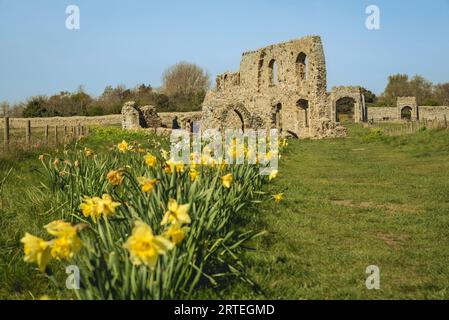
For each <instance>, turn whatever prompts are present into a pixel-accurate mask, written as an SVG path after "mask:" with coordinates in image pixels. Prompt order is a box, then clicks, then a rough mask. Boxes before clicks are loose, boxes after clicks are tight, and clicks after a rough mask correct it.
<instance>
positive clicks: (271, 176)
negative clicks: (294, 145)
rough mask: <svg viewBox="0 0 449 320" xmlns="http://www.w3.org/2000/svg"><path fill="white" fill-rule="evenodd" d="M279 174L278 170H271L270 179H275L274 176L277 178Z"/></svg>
mask: <svg viewBox="0 0 449 320" xmlns="http://www.w3.org/2000/svg"><path fill="white" fill-rule="evenodd" d="M277 175H278V170H271V171H270V174H269V175H268V180H270V181H271V180H273V179H274V178H276V177H277Z"/></svg>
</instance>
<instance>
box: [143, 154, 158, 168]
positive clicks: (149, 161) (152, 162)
mask: <svg viewBox="0 0 449 320" xmlns="http://www.w3.org/2000/svg"><path fill="white" fill-rule="evenodd" d="M144 159H145V163H146V165H147V166H149V167H152V168H154V167H155V166H156V163H157V158H156V157H155V156H153V155H152V154H147V155H146V156H145V157H144Z"/></svg>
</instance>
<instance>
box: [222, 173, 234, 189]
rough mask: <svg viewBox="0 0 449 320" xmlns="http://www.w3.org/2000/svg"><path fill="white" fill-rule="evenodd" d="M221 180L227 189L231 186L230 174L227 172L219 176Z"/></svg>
mask: <svg viewBox="0 0 449 320" xmlns="http://www.w3.org/2000/svg"><path fill="white" fill-rule="evenodd" d="M221 182H222V184H223V186H224V187H225V188H228V189H229V188H230V187H231V184H232V174H231V173H228V174H227V175H224V176H222V177H221Z"/></svg>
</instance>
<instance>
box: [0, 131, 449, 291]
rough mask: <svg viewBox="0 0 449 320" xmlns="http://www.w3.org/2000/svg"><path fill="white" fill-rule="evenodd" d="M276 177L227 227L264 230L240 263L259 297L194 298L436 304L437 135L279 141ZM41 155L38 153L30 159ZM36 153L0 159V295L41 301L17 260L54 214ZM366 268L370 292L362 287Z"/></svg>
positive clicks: (440, 157)
mask: <svg viewBox="0 0 449 320" xmlns="http://www.w3.org/2000/svg"><path fill="white" fill-rule="evenodd" d="M122 138H123V139H127V140H129V141H132V140H137V141H142V142H145V139H146V137H145V136H143V135H141V134H139V133H120V134H118V133H117V131H108V130H101V131H100V132H98V133H96V134H95V135H93V136H91V137H90V138H88V139H87V141H85V142H83V143H84V144H85V145H88V146H91V147H93V148H95V149H101V148H103V150H104V152H107V148H108V147H109V146H110V144H111V142H116V141H118V140H120V139H122ZM289 143H290V145H289V148H288V149H287V151H286V153H285V154H283V156H282V159H281V162H280V165H281V166H280V174H279V176H278V178H277V179H275V180H274V182H273V183H272V184H270V185H269V186H267V187H266V188H265V190H264V191H265V192H268V193H272V194H275V193H278V192H284V193H285V199H284V201H283V202H282V203H280V204H277V205H276V204H274V203H273V202H272V201H269V202H265V203H263V204H255V205H254V207H252V208H248V214H247V219H245V221H239V222H238V223H236V228H246V229H258V230H267V231H268V233H267V234H265V235H264V236H262V237H261V238H259V240H257V241H256V242H255V243H252V244H251V247H254V248H255V249H256V250H251V251H248V252H247V253H246V255H245V259H244V260H245V263H246V265H247V266H248V271H249V273H250V275H251V276H252V278H253V279H254V280H255V281H256V282H257V283H258V284H259V286H260V291H255V290H253V288H250V287H249V286H246V285H244V284H239V283H235V284H233V283H230V284H228V285H226V286H225V287H222V288H218V289H217V288H215V289H205V290H202V291H200V292H199V293H198V298H234V299H245V298H256V299H263V298H269V299H352V298H354V299H383V298H386V299H431V298H432V299H448V298H449V289H448V288H449V264H448V263H447V262H448V261H449V242H448V239H449V161H448V160H449V132H448V131H435V130H426V131H422V132H418V133H415V134H411V135H404V136H400V137H389V136H385V135H383V134H382V133H381V132H377V131H369V130H367V129H362V128H361V127H359V126H352V127H351V128H350V137H349V138H346V139H334V140H320V141H317V140H306V141H290V142H289ZM41 152H42V151H41ZM39 153H40V152H38V151H32V152H22V151H20V152H19V151H18V152H16V153H14V154H12V155H0V184H1V181H2V180H3V179H4V177H6V175H7V173H8V172H9V170H10V168H12V171H11V173H10V174H9V175H8V177H7V178H6V180H5V182H4V183H3V184H2V186H0V195H1V197H0V228H1V230H2V232H1V233H0V298H3V299H4V298H10V299H11V298H15V299H17V298H19V299H22V298H32V297H39V296H41V295H43V294H49V295H52V293H53V291H52V290H53V288H52V286H51V285H49V283H48V281H47V279H45V278H44V277H43V276H41V275H39V273H37V272H36V271H35V269H34V267H33V266H32V265H29V264H25V263H24V262H23V261H22V257H23V256H22V253H21V250H22V248H21V246H20V243H19V240H20V238H21V237H22V236H23V234H24V232H25V230H26V231H28V232H31V233H34V234H36V235H40V233H41V232H42V225H44V224H45V223H46V222H48V221H51V220H53V219H54V218H57V217H58V216H57V210H55V209H57V208H52V207H51V195H49V194H42V193H39V192H40V188H39V178H40V175H39V174H38V171H37V169H38V168H39V167H40V163H39V162H38V161H37V160H36V158H37V156H38V154H39ZM368 265H377V266H379V268H380V272H381V283H380V285H381V289H380V290H367V289H366V287H365V279H366V277H367V275H366V274H365V269H366V267H367V266H368Z"/></svg>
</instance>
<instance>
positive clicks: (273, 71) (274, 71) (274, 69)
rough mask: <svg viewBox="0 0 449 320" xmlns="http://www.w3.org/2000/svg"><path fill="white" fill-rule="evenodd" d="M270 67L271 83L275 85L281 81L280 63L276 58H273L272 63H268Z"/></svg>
mask: <svg viewBox="0 0 449 320" xmlns="http://www.w3.org/2000/svg"><path fill="white" fill-rule="evenodd" d="M268 68H269V71H270V73H269V76H270V79H269V84H270V85H272V86H275V85H277V84H278V83H279V78H278V64H277V62H276V60H274V59H273V60H271V61H270V63H269V64H268Z"/></svg>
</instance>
